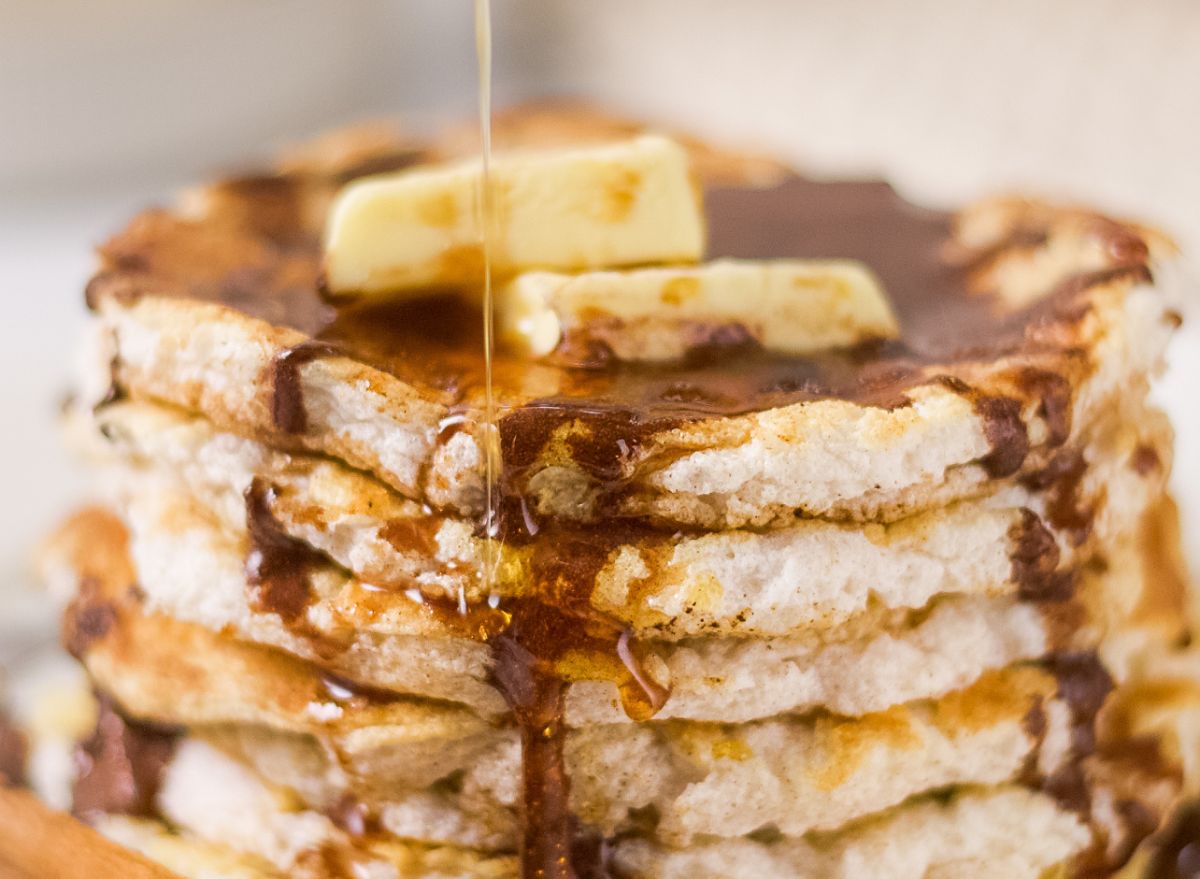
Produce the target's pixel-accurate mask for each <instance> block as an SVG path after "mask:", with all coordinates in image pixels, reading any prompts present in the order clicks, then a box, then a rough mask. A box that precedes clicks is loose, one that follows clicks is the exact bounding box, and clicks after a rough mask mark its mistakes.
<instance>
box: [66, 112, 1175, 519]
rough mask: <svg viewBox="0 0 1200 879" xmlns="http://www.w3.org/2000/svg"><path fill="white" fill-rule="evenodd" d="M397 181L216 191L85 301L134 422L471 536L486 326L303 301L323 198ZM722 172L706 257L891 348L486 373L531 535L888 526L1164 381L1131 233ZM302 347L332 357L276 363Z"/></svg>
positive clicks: (309, 176)
mask: <svg viewBox="0 0 1200 879" xmlns="http://www.w3.org/2000/svg"><path fill="white" fill-rule="evenodd" d="M515 118H516V119H517V120H519V119H520V117H519V116H517V117H515ZM517 128H518V129H519V125H518V126H517ZM533 130H535V131H536V130H537V126H533ZM415 154H416V151H414V150H411V149H408V148H407V147H405V146H404V145H402V144H396V145H393V148H392V149H391V151H390V152H384V153H383V154H382V157H380V156H379V155H376V156H375V158H374V159H373V161H367V160H366V159H364V157H363V156H362V155H357V156H355V157H354V160H353V162H352V163H350V166H349V167H347V165H346V164H342V165H339V164H338V163H337V162H336V161H333V160H331V161H327V162H324V163H323V164H321V166H320V167H319V168H314V167H311V166H309V167H302V168H300V169H296V168H294V167H293V168H292V169H291V170H287V171H279V172H277V173H275V174H273V175H268V176H265V177H262V178H256V179H254V180H242V181H233V182H228V183H223V184H218V185H217V186H215V187H212V188H209V189H207V190H201V191H200V192H199V193H198V195H197V197H195V198H193V200H192V205H191V207H190V209H189V211H188V212H187V213H186V214H185V213H183V212H179V211H176V212H164V211H152V212H149V213H146V214H143V215H142V216H140V217H138V218H136V219H135V220H134V222H133V223H132V224H131V225H130V226H129V227H128V228H127V229H126V230H125V231H124V232H122V233H121V234H119V235H118V236H116V237H115V238H114V239H112V240H111V241H109V242H108V243H107V244H106V245H105V246H104V247H103V248H102V251H101V256H102V263H103V265H102V268H101V271H100V273H99V274H98V275H97V276H96V278H94V279H93V281H92V283H91V284H90V285H89V288H88V294H89V302H90V303H91V304H92V306H93V307H94V308H95V309H96V310H97V312H98V313H99V320H100V325H101V328H102V330H103V334H102V335H103V338H104V339H105V341H106V342H107V343H108V344H109V345H110V348H109V349H108V350H105V351H104V352H103V353H104V355H105V356H104V357H103V358H102V359H101V361H100V363H101V364H102V365H103V366H107V364H109V363H111V364H112V365H113V366H114V367H115V369H114V375H115V379H116V384H117V385H118V387H120V388H121V389H123V390H126V391H129V392H131V393H133V394H135V395H142V396H147V397H151V398H155V399H158V400H161V401H164V402H168V403H172V404H174V405H177V406H181V407H184V408H187V409H191V410H194V411H199V412H201V413H203V414H204V415H206V416H207V417H209V418H210V419H211V420H213V421H214V422H216V423H217V424H218V425H219V426H222V427H224V428H227V429H232V430H235V431H237V432H240V433H244V434H249V435H253V436H259V437H263V438H265V439H267V440H268V441H269V442H271V443H273V444H276V445H282V446H285V447H299V448H307V449H311V450H314V451H319V452H323V453H326V454H331V455H334V456H336V457H339V458H342V459H344V460H345V461H347V462H348V463H350V464H351V465H353V466H356V467H360V468H362V469H366V470H369V471H372V472H374V473H375V474H376V475H377V476H379V477H380V478H381V479H382V480H383V481H385V482H387V483H389V484H390V485H392V486H393V487H394V488H396V489H397V490H399V491H400V492H402V493H404V494H406V495H408V496H410V497H414V498H416V499H419V500H423V501H427V502H429V503H431V504H433V505H434V506H437V507H442V508H449V509H453V510H455V511H457V512H461V513H467V514H477V513H478V512H479V511H480V508H481V506H482V470H483V467H482V456H481V453H480V446H479V443H478V442H477V440H476V436H477V434H478V433H479V427H478V422H479V421H480V406H481V401H482V394H483V385H482V366H483V345H482V338H481V327H482V320H481V316H480V314H479V312H478V309H477V308H475V307H474V306H471V305H469V304H467V303H466V301H465V300H463V299H460V298H457V297H453V296H445V295H442V296H433V297H430V298H428V299H426V300H424V301H421V302H418V303H408V304H396V303H384V304H374V305H367V306H360V307H357V308H353V309H344V310H341V311H337V310H335V309H334V308H332V307H331V306H330V305H328V304H327V303H326V302H325V301H324V300H323V299H322V298H321V296H320V294H319V292H318V286H319V285H318V280H319V262H320V254H319V251H318V246H317V244H316V241H317V238H318V233H319V229H320V225H321V220H322V217H323V213H324V209H325V207H326V206H327V205H328V201H329V198H330V197H331V195H332V193H333V192H334V191H335V190H336V188H337V186H339V185H340V184H341V183H343V182H344V181H345V180H346V179H349V178H352V177H354V176H355V175H356V174H357V173H358V169H359V168H362V167H372V168H373V169H375V168H378V167H379V166H380V165H384V166H386V165H387V164H388V163H391V164H392V165H395V164H396V163H400V162H403V161H406V160H410V159H411V158H412V157H413V156H414V155H415ZM705 155H706V156H708V157H709V158H708V159H707V160H706V161H702V162H700V163H698V168H699V170H700V171H701V173H704V171H705V169H706V168H711V167H713V166H714V163H713V162H712V160H711V154H710V153H709V154H705ZM730 167H731V166H729V165H721V166H720V168H721V171H720V172H719V179H720V182H719V183H716V182H714V181H715V180H716V179H718V177H717V176H710V178H709V184H710V185H709V186H708V189H707V193H706V202H707V212H708V220H709V226H710V242H711V243H710V248H709V255H710V256H712V257H720V256H735V257H746V258H760V257H822V258H837V257H844V258H853V259H859V260H862V261H863V262H865V263H866V264H867V265H868V266H870V267H871V268H872V269H873V270H874V271H875V272H876V273H877V274H878V275H879V276H880V278H881V279H882V281H883V284H884V287H885V289H886V290H887V292H888V295H889V296H890V298H891V300H892V302H893V305H894V307H895V309H896V311H897V313H898V315H899V318H900V321H901V324H902V339H901V340H900V341H899V342H896V343H887V344H872V345H866V346H860V347H858V348H855V349H853V350H842V351H830V352H827V353H823V354H821V355H819V356H815V357H803V358H800V357H783V356H780V355H774V354H768V353H765V352H762V351H757V350H746V349H744V348H736V347H734V348H725V349H715V350H713V351H710V352H707V353H705V354H704V356H700V357H697V358H693V359H692V360H691V361H689V362H686V363H683V364H676V365H658V366H650V365H645V364H640V365H637V366H636V367H635V366H630V365H621V364H615V363H612V362H608V361H606V360H605V358H604V357H603V356H601V357H599V358H596V359H595V361H594V362H588V363H581V362H578V361H570V360H568V359H566V358H561V357H560V358H558V359H557V360H554V361H548V362H530V361H527V360H523V359H520V358H518V357H515V356H514V355H511V354H508V353H506V352H504V351H500V352H498V355H497V360H496V364H495V379H496V395H497V400H498V404H499V408H500V412H501V419H500V434H501V445H502V452H503V456H504V464H505V477H506V480H508V481H509V482H510V483H512V484H511V485H510V486H509V487H510V488H511V489H513V490H514V493H516V494H521V495H524V496H525V497H527V498H528V499H529V500H530V502H531V504H530V506H531V508H532V512H533V514H534V515H535V516H536V515H538V514H540V515H552V516H562V517H567V518H573V519H582V520H592V519H596V518H601V517H603V516H606V515H613V514H618V515H627V516H639V517H649V518H652V519H657V520H661V521H665V522H670V523H679V524H686V525H698V526H701V527H706V528H718V527H737V526H742V525H761V524H767V523H769V522H771V521H773V520H778V519H782V518H786V517H790V516H792V515H793V514H795V513H796V512H800V513H803V514H811V515H829V516H834V517H842V518H847V517H848V518H860V519H861V518H874V517H880V518H895V517H897V516H900V515H904V514H906V513H908V512H911V511H913V510H917V509H922V508H927V507H930V506H933V505H936V504H940V503H943V502H945V501H946V500H948V499H950V498H953V497H961V496H965V495H969V494H977V493H980V492H982V491H984V490H986V486H987V483H988V481H989V480H991V479H998V478H1000V479H1002V478H1007V477H1010V476H1013V475H1015V474H1018V473H1020V472H1023V471H1029V470H1033V469H1036V468H1037V467H1039V466H1040V465H1041V464H1043V463H1044V461H1045V459H1046V457H1047V455H1048V453H1049V452H1050V451H1052V449H1053V448H1054V447H1056V446H1058V445H1061V444H1062V443H1063V442H1065V441H1066V440H1067V439H1068V438H1069V437H1070V436H1071V435H1072V434H1073V433H1074V432H1076V431H1078V430H1079V429H1081V428H1080V425H1082V424H1085V423H1087V422H1088V421H1089V420H1090V419H1091V418H1092V417H1093V416H1094V414H1095V413H1096V412H1097V411H1098V410H1099V409H1100V408H1102V407H1103V406H1105V405H1106V404H1107V403H1109V402H1110V401H1111V400H1112V398H1113V396H1114V395H1115V394H1117V393H1127V392H1128V389H1129V388H1130V387H1132V388H1134V389H1135V391H1134V392H1135V393H1136V392H1137V391H1136V389H1137V388H1139V387H1140V379H1142V378H1143V377H1145V376H1146V375H1147V374H1148V373H1149V372H1152V371H1153V370H1154V369H1155V368H1156V366H1157V363H1158V360H1159V357H1160V355H1161V351H1162V348H1163V346H1164V345H1165V342H1166V339H1167V337H1168V336H1169V332H1170V329H1171V328H1172V326H1173V323H1174V320H1173V313H1172V312H1171V307H1172V305H1171V300H1170V297H1169V296H1167V295H1164V294H1163V293H1162V292H1161V291H1160V290H1159V289H1156V288H1161V287H1163V286H1164V284H1166V286H1167V287H1168V288H1169V286H1170V284H1169V277H1167V276H1169V274H1170V272H1169V267H1167V266H1165V265H1164V261H1167V260H1169V258H1170V257H1171V256H1172V255H1173V248H1172V247H1171V245H1170V244H1169V242H1167V241H1165V240H1164V239H1162V238H1161V237H1160V236H1158V235H1156V234H1154V233H1152V232H1150V231H1148V230H1145V229H1143V228H1140V227H1137V226H1134V225H1132V224H1123V223H1117V222H1115V221H1112V220H1108V219H1105V218H1102V217H1100V216H1098V215H1095V214H1092V213H1088V212H1085V211H1080V210H1076V209H1069V208H1055V207H1051V206H1048V205H1044V204H1040V203H1032V202H1025V201H1015V200H1007V201H992V202H987V203H983V204H980V205H977V206H976V207H974V208H972V209H970V210H969V211H967V212H965V213H963V214H960V215H959V216H957V217H953V216H950V215H947V214H942V213H938V212H933V211H926V210H922V209H918V208H915V207H913V206H912V205H909V204H907V203H906V202H904V201H903V200H901V199H900V198H899V197H898V196H897V195H896V194H895V193H894V192H893V191H892V190H891V189H890V188H889V187H887V186H886V185H885V184H882V183H815V182H812V181H807V180H803V179H800V178H797V177H794V176H790V175H786V174H777V175H776V176H775V178H774V179H773V180H772V182H771V183H769V184H768V185H766V186H765V187H756V186H751V185H749V183H748V182H746V181H743V185H740V186H730V185H729V179H730V176H731V175H730V172H729V169H730ZM732 167H736V165H735V166H732ZM1164 273H1165V274H1164ZM314 338H315V339H318V340H320V341H321V342H325V343H329V344H330V345H331V346H332V347H330V348H326V347H324V346H321V347H317V346H309V347H307V348H303V349H300V350H299V351H292V353H291V354H287V355H285V354H284V352H287V351H289V349H294V348H295V346H297V345H301V344H303V343H305V342H306V341H308V340H310V339H314ZM280 425H284V426H286V427H288V428H289V429H288V430H282V429H281V428H280ZM297 428H303V429H297Z"/></svg>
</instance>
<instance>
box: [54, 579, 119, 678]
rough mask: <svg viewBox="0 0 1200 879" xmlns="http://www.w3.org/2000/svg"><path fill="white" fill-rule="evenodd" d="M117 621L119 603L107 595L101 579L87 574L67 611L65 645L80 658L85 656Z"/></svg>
mask: <svg viewBox="0 0 1200 879" xmlns="http://www.w3.org/2000/svg"><path fill="white" fill-rule="evenodd" d="M116 623H117V608H116V605H115V604H114V603H113V602H112V601H111V600H109V598H108V597H107V596H106V595H105V593H104V588H103V586H102V584H101V583H100V581H98V580H97V579H95V578H94V577H84V578H83V579H82V580H81V581H80V583H79V590H78V592H77V593H76V595H75V598H74V599H73V600H72V601H71V604H70V606H69V607H68V608H67V610H66V612H65V613H64V614H63V620H62V645H63V647H64V648H65V649H66V651H67V652H68V653H70V654H71V655H72V656H74V657H75V658H76V659H83V658H84V657H85V656H86V655H87V652H88V650H89V649H91V646H92V644H93V643H95V642H96V641H99V640H100V639H101V638H103V637H104V636H106V635H107V634H108V633H109V632H110V631H112V628H113V626H115V625H116Z"/></svg>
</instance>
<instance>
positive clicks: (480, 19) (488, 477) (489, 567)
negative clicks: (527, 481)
mask: <svg viewBox="0 0 1200 879" xmlns="http://www.w3.org/2000/svg"><path fill="white" fill-rule="evenodd" d="M475 57H476V60H477V63H478V67H479V139H480V148H481V149H480V152H481V160H482V169H481V170H482V173H481V174H480V178H479V180H480V183H479V198H478V206H479V230H480V248H481V251H482V254H483V389H484V391H483V393H484V424H483V437H482V439H483V458H484V461H483V466H484V518H483V527H484V537H485V540H484V560H483V561H484V564H483V585H484V590H485V592H486V593H488V594H489V595H490V594H491V593H492V592H493V589H494V586H495V582H496V580H495V577H496V563H497V557H498V552H497V547H496V544H495V541H496V538H497V537H498V535H499V520H498V516H497V512H496V480H497V477H498V473H497V471H498V469H499V467H498V461H497V457H498V455H499V444H498V437H499V429H498V427H497V424H496V398H495V390H494V388H493V385H492V351H493V347H494V345H495V341H494V338H493V336H494V333H495V303H494V302H493V294H492V231H493V230H492V224H493V213H492V176H491V166H492V10H491V0H475ZM459 610H460V611H461V612H463V613H466V597H465V595H464V593H463V592H462V590H460V591H459Z"/></svg>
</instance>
